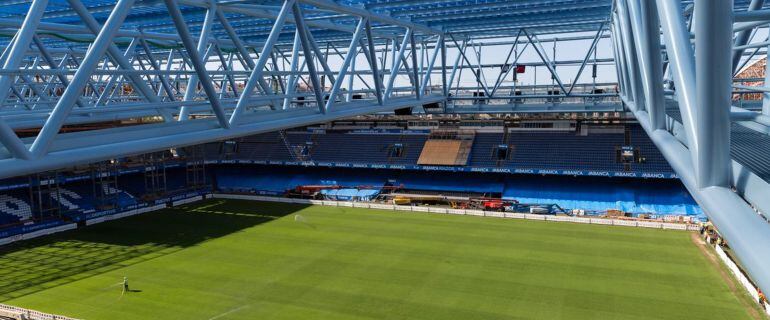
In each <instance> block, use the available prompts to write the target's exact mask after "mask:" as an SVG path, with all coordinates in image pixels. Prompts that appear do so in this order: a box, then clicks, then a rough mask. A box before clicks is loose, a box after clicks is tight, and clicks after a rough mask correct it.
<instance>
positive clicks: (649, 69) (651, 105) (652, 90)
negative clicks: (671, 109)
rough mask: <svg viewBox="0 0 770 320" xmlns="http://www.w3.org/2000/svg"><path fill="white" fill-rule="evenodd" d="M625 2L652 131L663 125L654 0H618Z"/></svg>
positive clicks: (663, 100)
mask: <svg viewBox="0 0 770 320" xmlns="http://www.w3.org/2000/svg"><path fill="white" fill-rule="evenodd" d="M619 1H620V2H625V6H626V8H628V13H629V18H630V19H631V24H632V27H633V31H634V39H636V42H637V53H638V54H639V57H640V58H641V61H642V65H643V66H644V67H643V68H641V72H642V74H643V75H644V77H643V80H644V83H643V85H644V96H645V99H644V102H645V106H646V109H647V112H648V113H649V115H650V124H651V125H652V127H653V129H654V130H663V129H665V128H666V105H665V99H664V97H663V65H662V64H661V58H660V49H661V48H660V21H659V20H658V12H657V9H656V6H655V2H654V1H634V0H619Z"/></svg>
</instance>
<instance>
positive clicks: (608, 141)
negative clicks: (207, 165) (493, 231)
mask: <svg viewBox="0 0 770 320" xmlns="http://www.w3.org/2000/svg"><path fill="white" fill-rule="evenodd" d="M282 136H284V137H285V138H281V137H282ZM456 141H459V140H447V139H443V140H442V139H434V138H431V136H430V133H429V132H415V131H413V130H395V132H381V131H371V132H367V131H365V130H352V131H322V132H318V131H314V132H304V131H293V132H286V133H285V134H283V135H281V134H279V133H277V132H270V133H265V134H260V135H255V136H251V137H247V138H243V139H241V140H239V141H237V142H236V143H237V145H238V147H237V148H238V152H236V153H234V154H223V153H222V152H216V153H213V154H212V153H208V154H207V158H208V159H210V160H211V159H239V160H249V161H263V162H270V161H272V162H298V163H299V162H303V161H304V162H306V161H316V162H328V163H349V164H374V165H377V164H383V165H385V164H388V165H444V166H464V167H468V168H503V169H509V170H510V171H514V170H533V171H534V170H560V171H569V172H571V171H576V170H582V171H597V172H614V173H634V174H637V175H639V176H645V175H650V176H658V177H674V173H673V170H672V169H671V167H670V166H669V165H668V163H667V162H666V160H665V159H664V158H663V156H662V155H661V154H660V152H658V151H657V149H656V148H655V145H654V144H653V143H652V142H651V141H650V140H649V138H648V137H647V136H646V135H645V133H644V130H642V129H641V127H639V126H638V125H636V124H627V125H624V126H615V127H613V128H610V129H602V128H601V127H598V129H588V130H585V131H574V130H573V131H567V130H555V129H554V130H537V131H527V130H510V131H509V132H508V133H507V134H505V133H490V132H477V133H475V137H473V138H470V139H469V140H464V142H462V143H460V144H458V143H457V142H456ZM434 144H435V146H434ZM221 145H222V146H223V147H221V148H219V149H220V150H221V149H223V148H224V145H225V144H224V143H222V144H221ZM623 148H629V149H631V150H632V151H633V157H632V158H631V159H629V160H628V161H624V160H623V159H621V157H620V150H621V149H623ZM217 149H218V148H216V147H213V146H208V147H207V150H217ZM453 150H454V151H453ZM455 151H456V152H455ZM209 152H211V151H209ZM466 152H467V158H466ZM445 158H446V159H445ZM466 159H467V160H466Z"/></svg>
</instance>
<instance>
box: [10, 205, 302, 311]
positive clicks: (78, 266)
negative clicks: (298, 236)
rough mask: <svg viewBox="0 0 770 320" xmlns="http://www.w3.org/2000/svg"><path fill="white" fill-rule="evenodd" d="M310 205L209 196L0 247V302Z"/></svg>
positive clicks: (215, 236)
mask: <svg viewBox="0 0 770 320" xmlns="http://www.w3.org/2000/svg"><path fill="white" fill-rule="evenodd" d="M305 207H307V206H306V205H299V204H285V203H269V202H254V201H243V200H208V201H204V202H199V203H195V204H191V205H186V206H181V207H176V208H169V209H165V210H161V211H158V212H153V213H145V214H142V215H138V216H133V217H128V218H124V219H120V220H115V221H110V222H105V223H101V224H98V225H94V226H89V227H86V228H83V229H78V230H73V231H68V232H64V233H61V234H55V235H51V236H47V237H44V238H39V239H34V240H30V241H23V242H20V243H16V244H12V245H9V246H6V247H2V248H0V302H2V301H6V300H10V299H13V298H18V297H21V296H24V295H27V294H31V293H34V292H37V291H40V290H44V289H47V288H52V287H56V286H59V285H63V284H66V283H69V282H72V281H76V280H80V279H84V278H87V277H90V276H94V275H98V274H101V273H104V272H107V271H110V270H114V269H117V268H122V267H125V266H128V265H132V264H135V263H139V262H142V261H147V260H150V259H154V258H157V257H161V256H164V255H167V254H169V253H172V252H175V251H178V250H181V249H184V248H186V247H189V246H193V245H196V244H198V243H201V242H203V241H206V240H209V239H215V238H219V237H223V236H226V235H228V234H231V233H234V232H237V231H240V230H243V229H246V228H249V227H252V226H255V225H258V224H262V223H265V222H270V221H272V220H274V219H277V218H280V217H283V216H286V215H289V214H291V213H293V212H296V211H299V210H302V209H303V208H305Z"/></svg>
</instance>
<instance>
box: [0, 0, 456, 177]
mask: <svg viewBox="0 0 770 320" xmlns="http://www.w3.org/2000/svg"><path fill="white" fill-rule="evenodd" d="M22 5H24V6H26V13H24V14H20V15H19V16H18V17H10V18H9V17H6V18H3V19H2V22H0V25H2V26H3V27H2V28H3V29H0V30H4V31H6V32H8V36H10V38H9V40H8V42H7V43H6V44H5V45H4V46H3V47H2V49H3V51H2V53H0V63H2V69H0V92H2V95H3V96H2V97H0V102H2V103H1V104H0V143H1V144H2V146H3V149H2V150H0V177H9V176H15V175H22V174H28V173H33V172H38V171H41V170H48V169H54V168H59V167H64V166H71V165H74V164H77V163H84V162H91V161H97V160H103V159H109V158H113V157H118V156H121V155H127V154H135V153H142V152H149V151H153V150H161V149H167V148H170V147H177V146H183V145H190V144H198V143H203V142H207V141H214V140H220V139H226V138H230V137H237V136H243V135H248V134H254V133H259V132H264V131H271V130H276V129H282V128H290V127H296V126H300V125H306V124H311V123H317V122H323V121H329V120H333V119H337V118H341V117H350V116H355V115H362V114H370V113H376V112H383V111H392V110H394V109H398V108H405V107H415V106H421V105H423V104H430V103H443V102H444V101H445V94H444V92H445V89H444V88H442V87H440V86H438V87H437V86H436V84H435V83H433V84H432V85H428V84H429V81H430V78H431V76H430V75H431V72H432V70H433V68H434V67H436V66H439V65H440V66H443V65H444V60H445V59H443V58H442V59H438V58H437V57H438V56H439V55H440V54H439V53H441V52H443V51H444V50H445V48H444V47H443V44H444V41H443V39H444V33H443V31H442V30H441V29H436V28H432V27H428V26H425V25H422V24H417V23H413V22H410V21H406V20H402V19H396V18H392V17H389V16H384V15H377V14H374V13H372V12H370V11H368V10H365V9H362V8H360V7H347V6H341V5H339V4H337V3H334V2H330V1H316V0H299V1H297V0H287V1H283V2H276V6H270V7H266V6H262V5H249V4H246V3H241V2H239V3H236V4H233V3H226V2H222V3H220V2H217V1H195V0H183V1H175V0H164V1H162V2H158V1H149V2H137V1H135V0H118V1H117V3H111V4H106V3H105V4H96V3H90V2H89V3H84V2H81V1H79V0H66V4H62V3H54V2H51V3H49V2H48V0H33V1H32V3H31V4H29V3H25V4H22ZM8 6H9V7H16V6H18V5H15V4H10V5H8ZM275 8H277V10H273V9H275ZM201 10H202V11H203V12H204V13H203V20H202V21H201V23H200V25H198V23H197V21H196V19H195V18H193V19H191V18H190V17H191V16H196V15H198V11H201ZM9 11H12V10H9ZM159 11H162V16H163V17H165V20H162V19H160V18H153V20H147V19H148V17H149V16H153V15H155V14H157V15H160V13H159ZM150 12H152V13H150ZM319 12H321V13H323V15H329V14H331V13H333V14H334V15H335V16H336V18H335V19H333V20H334V22H331V21H332V20H331V19H324V21H321V20H318V19H315V18H314V17H316V16H317V15H318V13H319ZM20 13H21V11H20ZM22 17H23V20H21V18H22ZM129 17H133V18H131V19H132V20H133V21H134V22H131V23H129V21H130V20H129ZM243 17H251V18H253V19H258V21H262V20H269V21H270V22H271V24H272V26H271V27H270V29H269V31H268V32H267V34H266V35H265V36H264V37H263V38H260V39H259V40H258V41H255V40H253V39H254V37H255V36H254V33H252V32H251V30H252V29H251V28H249V27H245V26H238V25H237V24H235V21H240V20H243V19H242V18H243ZM136 21H143V22H145V23H146V24H143V25H142V27H141V28H140V27H137V22H136ZM151 21H154V22H151ZM348 22H350V23H348ZM193 25H195V27H193ZM156 26H162V28H156ZM12 28H15V29H12ZM11 30H14V31H12V32H11ZM328 30H333V31H334V33H328ZM329 34H334V35H335V36H334V38H333V39H337V38H339V39H343V40H340V41H336V40H335V41H336V42H331V41H330V40H328V39H332V38H329V37H330V35H329ZM342 35H346V36H345V37H343V36H342ZM319 38H323V39H324V40H320V39H319ZM426 41H427V42H431V43H434V44H435V45H434V47H433V48H431V49H430V52H431V53H430V55H431V57H432V58H431V60H430V64H429V65H426V66H420V68H417V66H416V58H417V57H416V52H417V50H419V48H418V45H420V44H423V43H424V42H426ZM283 42H289V43H291V46H289V47H286V46H281V45H280V44H281V43H283ZM340 43H344V44H345V45H344V50H343V51H339V50H338V49H337V48H336V47H334V46H335V44H336V45H339V44H340ZM386 43H388V44H390V45H393V44H398V43H400V44H401V45H400V46H399V52H400V54H401V55H400V57H399V59H392V57H391V60H392V61H393V62H394V63H392V64H390V65H384V64H383V65H381V64H380V61H381V60H384V59H383V57H382V53H387V51H385V50H381V47H382V46H383V44H386ZM330 46H331V47H334V48H335V49H334V51H333V52H330V51H329V48H330ZM356 60H361V61H360V62H359V63H357V64H356ZM339 61H341V62H340V63H338V62H339ZM437 61H438V62H437ZM437 69H438V68H437ZM354 77H355V78H356V80H357V81H361V82H363V83H364V84H365V85H366V88H365V89H356V87H354V86H353V82H352V80H353V78H354ZM398 78H403V79H406V80H405V81H396V80H397V79H398ZM432 81H437V82H438V83H441V80H439V79H437V78H436V79H433V80H432ZM139 119H141V120H142V121H139ZM116 120H123V121H130V123H129V124H135V125H124V126H121V127H119V128H114V129H101V130H94V131H87V132H78V133H70V134H62V133H60V131H61V130H62V128H63V127H64V126H67V125H75V124H82V123H99V122H108V121H116ZM141 123H149V124H141ZM35 128H39V131H38V132H37V133H36V135H33V136H32V137H26V138H19V136H18V135H17V134H16V133H15V131H17V130H19V129H32V130H33V131H35V130H36V129H35Z"/></svg>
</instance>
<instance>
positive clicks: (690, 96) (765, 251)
mask: <svg viewBox="0 0 770 320" xmlns="http://www.w3.org/2000/svg"><path fill="white" fill-rule="evenodd" d="M762 5H763V1H762V0H752V1H737V0H735V1H733V0H720V1H709V0H698V1H695V2H694V3H693V2H692V1H689V2H684V3H683V2H681V1H679V0H655V1H634V0H615V1H614V2H613V9H612V21H611V23H610V30H611V36H612V41H613V50H614V51H615V58H616V61H617V63H616V64H615V65H616V68H617V74H618V83H619V86H620V96H621V99H622V100H623V102H624V104H625V106H626V108H627V109H628V110H629V111H630V112H632V113H633V114H634V115H635V117H636V119H637V120H638V121H639V122H640V123H641V125H642V127H644V129H645V131H647V133H648V134H649V136H650V137H651V138H652V140H653V142H654V143H655V144H656V145H657V146H658V148H659V149H660V151H661V152H662V153H663V155H664V156H665V157H666V159H667V160H668V162H669V163H670V164H671V167H672V168H673V169H674V170H675V171H676V173H677V174H678V175H679V176H680V177H681V180H682V181H683V182H684V184H685V186H686V187H687V188H688V190H689V191H690V193H691V194H692V195H693V196H694V198H695V199H696V200H697V201H698V203H699V204H700V205H701V207H702V208H703V209H704V211H705V212H706V213H707V214H708V216H709V218H710V219H711V220H712V221H713V222H714V224H715V225H716V226H717V227H718V228H719V231H720V233H722V235H724V236H725V238H726V239H727V240H728V243H729V244H730V248H731V249H732V250H733V251H734V252H735V254H736V255H737V257H738V259H739V260H740V261H741V264H742V265H743V267H744V268H745V269H746V271H747V272H748V273H749V275H750V277H751V278H752V279H753V280H754V281H755V282H756V284H757V285H758V286H759V287H760V288H761V289H762V290H764V291H765V292H770V267H769V266H768V262H769V261H770V246H768V244H770V224H768V223H767V216H768V215H770V199H768V195H770V185H769V184H768V183H767V181H764V180H762V179H761V178H759V177H757V176H756V175H754V174H753V173H752V172H751V171H750V170H749V169H748V168H746V167H744V166H742V165H741V164H740V163H738V162H736V161H734V160H733V159H732V158H731V156H730V143H731V140H730V134H731V128H732V127H733V122H735V123H737V124H739V125H745V126H747V127H749V128H752V129H753V130H759V131H760V132H764V134H767V133H768V132H770V130H768V128H770V117H768V116H770V112H769V111H768V110H769V109H770V108H768V107H767V105H768V103H767V101H768V99H767V98H766V100H765V101H766V102H765V106H764V107H763V108H762V110H759V111H750V110H746V109H742V108H739V107H735V106H732V104H733V101H732V97H733V92H734V91H733V88H740V89H742V90H751V91H759V92H766V93H767V92H770V88H767V87H747V86H741V85H733V82H734V81H735V80H734V79H733V76H734V75H735V74H736V72H737V71H738V68H739V67H740V65H745V64H746V63H747V61H748V60H750V59H752V57H754V55H755V54H756V53H757V52H758V50H757V51H754V53H752V54H749V55H748V57H746V53H745V50H746V49H749V48H752V47H756V48H759V47H767V45H768V44H767V43H761V44H752V43H756V42H752V43H749V40H750V39H751V38H752V36H751V35H752V34H754V33H755V32H756V31H755V30H754V29H756V28H766V27H767V25H768V23H770V10H767V9H762ZM692 17H695V19H692ZM758 41H762V40H761V39H759V40H758ZM747 43H749V44H747ZM766 52H767V51H765V53H764V54H763V55H766V54H767V53H766ZM768 74H770V73H768ZM667 105H670V106H673V107H675V108H677V109H678V110H667V109H666V106H667ZM672 112H675V113H676V114H677V117H676V118H672V117H669V116H668V114H671V113H672Z"/></svg>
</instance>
